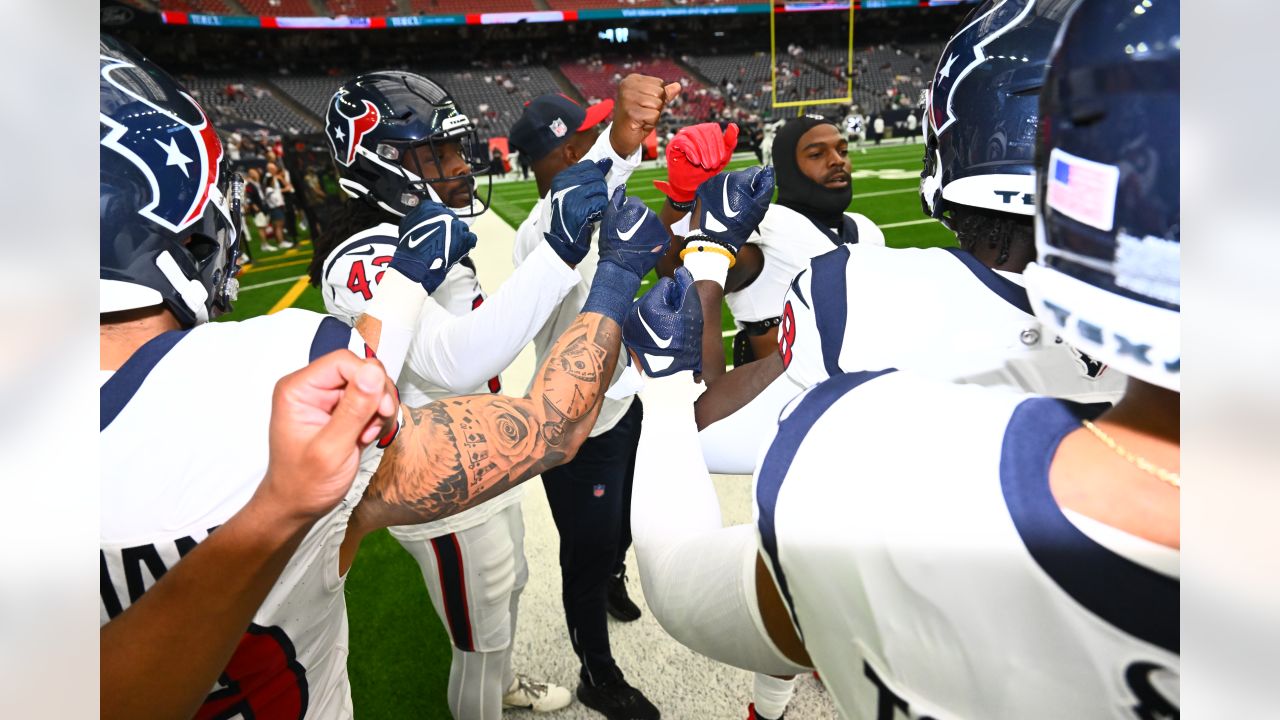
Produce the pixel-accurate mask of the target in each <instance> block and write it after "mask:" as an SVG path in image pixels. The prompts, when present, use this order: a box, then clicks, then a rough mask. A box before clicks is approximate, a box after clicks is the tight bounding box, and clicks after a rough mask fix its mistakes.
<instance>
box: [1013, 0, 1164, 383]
mask: <svg viewBox="0 0 1280 720" xmlns="http://www.w3.org/2000/svg"><path fill="white" fill-rule="evenodd" d="M1180 46H1181V40H1180V17H1179V8H1178V0H1143V2H1140V3H1136V4H1131V3H1127V2H1122V3H1117V2H1114V1H1113V0H1084V2H1082V3H1081V4H1080V5H1079V7H1078V8H1077V9H1076V10H1075V12H1074V13H1072V15H1071V17H1070V19H1069V20H1068V21H1067V22H1066V25H1065V26H1064V27H1063V30H1062V35H1061V37H1060V38H1059V40H1058V44H1057V45H1056V46H1055V48H1054V51H1053V56H1052V58H1051V60H1050V63H1049V72H1048V75H1047V76H1046V77H1045V82H1044V91H1043V93H1042V95H1041V101H1040V147H1039V149H1038V151H1037V155H1036V188H1037V193H1036V195H1037V201H1036V204H1037V210H1038V212H1037V214H1036V221H1035V223H1036V249H1037V253H1038V255H1039V259H1038V260H1037V263H1036V264H1035V265H1032V266H1030V267H1028V268H1027V270H1026V274H1025V276H1026V283H1027V291H1028V293H1029V294H1030V296H1031V298H1032V303H1033V306H1034V308H1035V311H1036V314H1037V315H1038V316H1039V317H1040V318H1041V319H1042V320H1043V321H1044V322H1045V323H1047V324H1048V325H1050V326H1051V327H1053V328H1055V329H1057V331H1058V332H1059V333H1060V334H1061V335H1062V337H1063V338H1064V339H1065V340H1066V341H1067V342H1069V343H1071V344H1072V345H1073V346H1074V347H1076V348H1078V349H1079V350H1081V351H1083V352H1087V353H1089V354H1090V355H1092V356H1094V357H1097V358H1098V359H1101V360H1104V361H1106V362H1107V364H1109V365H1111V366H1112V367H1114V368H1116V369H1117V370H1119V371H1120V372H1123V373H1125V374H1127V375H1129V376H1131V377H1135V378H1138V379H1140V380H1143V381H1145V382H1149V383H1152V384H1155V385H1159V386H1161V387H1164V388H1167V389H1170V390H1179V389H1180V380H1179V378H1180V370H1181V357H1182V353H1181V336H1180V332H1179V312H1180V308H1181V295H1180V282H1179V277H1180V271H1181V248H1182V245H1181V232H1180V229H1179V225H1180V221H1181V212H1180V208H1181V204H1180V196H1179V149H1178V148H1179V110H1178V101H1179V70H1180V62H1179V55H1180Z"/></svg>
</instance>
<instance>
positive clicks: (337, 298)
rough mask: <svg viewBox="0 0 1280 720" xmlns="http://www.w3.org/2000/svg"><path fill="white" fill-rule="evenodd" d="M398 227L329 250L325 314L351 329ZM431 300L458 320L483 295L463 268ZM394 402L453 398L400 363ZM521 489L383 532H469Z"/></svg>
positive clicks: (491, 389)
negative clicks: (451, 513) (437, 518)
mask: <svg viewBox="0 0 1280 720" xmlns="http://www.w3.org/2000/svg"><path fill="white" fill-rule="evenodd" d="M399 232H400V231H399V228H398V227H397V226H396V225H393V224H391V223H383V224H381V225H377V226H375V227H372V228H370V229H368V230H365V231H363V232H359V233H356V234H355V235H352V236H351V237H350V238H348V239H347V240H346V241H345V242H343V243H342V244H340V245H338V246H337V247H335V248H334V249H333V250H332V251H331V252H330V253H329V257H328V258H326V259H325V264H324V284H323V287H322V288H321V291H322V294H323V295H324V305H325V309H326V310H328V311H329V313H330V314H332V315H334V316H335V317H337V318H339V319H341V320H342V321H343V322H346V323H348V324H354V323H355V321H356V319H357V318H359V317H360V315H361V314H362V313H364V311H365V307H366V306H367V305H368V303H369V301H370V300H371V299H372V298H373V293H374V292H376V291H377V287H378V282H379V281H380V280H381V279H382V269H383V268H385V267H386V266H387V265H388V264H389V263H390V262H391V256H392V255H394V254H395V251H396V245H397V244H398V242H399ZM431 299H432V300H434V301H436V302H437V303H438V304H440V305H441V306H442V307H443V308H444V309H445V310H447V311H449V313H450V314H451V315H463V314H465V313H469V312H471V311H472V310H474V309H475V308H478V307H480V305H481V304H482V303H483V302H484V299H485V294H484V290H482V289H481V287H480V281H479V280H478V279H477V278H476V273H475V270H473V269H472V268H470V267H467V266H466V265H464V264H463V263H458V264H457V265H454V266H453V267H452V268H450V269H449V273H448V275H446V276H445V280H444V282H443V283H441V284H440V287H438V288H436V291H435V292H433V293H431ZM396 388H397V389H398V390H399V391H400V400H401V401H402V402H404V403H405V404H406V405H408V406H410V407H421V406H423V405H428V404H430V403H431V402H433V401H435V400H441V399H444V398H447V397H454V396H455V395H456V393H454V392H453V391H451V390H449V389H448V388H444V387H441V386H439V385H437V384H435V383H433V382H431V381H430V380H427V379H426V378H424V377H422V376H421V375H419V374H417V373H415V372H414V371H413V369H412V368H411V367H409V364H408V363H406V364H405V366H404V368H403V369H402V370H401V371H400V377H399V379H398V380H397V381H396ZM501 391H502V383H501V381H500V380H499V379H498V378H497V377H494V378H492V379H490V380H489V381H488V382H487V383H486V384H485V385H484V386H482V387H478V388H475V389H474V390H472V391H471V393H469V394H482V393H497V392H501ZM525 492H526V489H525V487H524V486H523V485H517V486H516V487H514V488H511V489H510V490H507V491H506V492H504V493H502V494H501V495H498V496H497V497H494V498H491V499H489V500H487V501H485V502H483V503H481V504H479V505H476V506H475V507H472V508H468V509H467V510H464V511H462V512H460V513H457V514H455V515H451V516H449V517H446V518H442V519H440V520H435V521H432V522H429V523H421V524H418V525H404V526H397V527H391V528H388V532H390V533H391V534H392V535H394V536H396V537H401V538H433V537H440V536H442V535H448V534H449V533H452V532H457V531H459V530H464V529H466V528H470V527H475V526H477V525H480V524H481V523H483V522H485V521H486V520H488V519H489V518H490V517H492V516H493V515H495V514H497V513H498V512H499V511H501V510H502V509H503V508H506V507H509V506H511V505H514V504H516V503H518V502H520V500H521V499H522V498H523V497H524V494H525Z"/></svg>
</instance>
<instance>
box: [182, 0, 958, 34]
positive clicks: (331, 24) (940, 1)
mask: <svg viewBox="0 0 1280 720" xmlns="http://www.w3.org/2000/svg"><path fill="white" fill-rule="evenodd" d="M977 1H978V0H860V1H859V2H855V3H854V9H856V10H879V9H884V8H899V7H940V6H946V5H962V4H972V3H976V2H977ZM848 9H849V3H847V2H844V3H839V2H792V3H787V4H785V5H780V6H779V7H778V12H821V11H830V10H848ZM767 12H769V3H750V4H744V5H698V6H692V7H690V6H684V7H653V8H617V9H603V10H532V11H529V12H500V13H469V14H466V15H403V16H395V15H392V16H374V17H350V16H346V15H342V16H339V17H324V16H320V15H308V16H304V17H276V16H269V15H263V16H258V17H253V16H245V15H208V14H202V13H185V12H174V11H170V10H164V11H161V13H160V19H161V20H162V21H163V22H165V23H166V24H169V25H204V26H209V27H260V28H279V29H282V30H376V29H380V28H388V27H391V28H405V27H433V26H440V25H504V24H509V23H543V22H574V21H576V20H641V19H649V18H664V17H691V16H700V15H754V14H758V13H767Z"/></svg>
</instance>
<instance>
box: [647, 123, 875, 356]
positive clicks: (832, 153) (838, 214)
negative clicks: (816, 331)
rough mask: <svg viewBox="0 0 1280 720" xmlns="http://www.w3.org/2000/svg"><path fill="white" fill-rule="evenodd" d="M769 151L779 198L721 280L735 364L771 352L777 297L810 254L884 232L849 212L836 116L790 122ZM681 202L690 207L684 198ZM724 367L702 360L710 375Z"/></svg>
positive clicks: (668, 262) (845, 155)
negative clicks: (731, 328)
mask: <svg viewBox="0 0 1280 720" xmlns="http://www.w3.org/2000/svg"><path fill="white" fill-rule="evenodd" d="M772 158H773V167H774V171H775V175H776V178H775V179H776V183H777V188H778V199H777V202H775V203H773V204H772V205H770V207H769V213H768V214H767V215H765V218H764V221H763V222H761V223H760V226H759V228H758V229H757V232H758V233H759V235H758V236H755V237H753V238H752V239H751V240H750V241H749V242H748V243H747V244H745V245H744V246H743V247H742V248H741V249H740V250H739V251H738V252H737V253H736V259H735V262H734V265H733V268H732V269H731V270H730V271H729V272H728V274H727V276H726V278H725V282H724V288H725V290H724V300H725V302H726V303H728V305H729V310H730V311H731V312H732V313H733V319H734V324H735V325H736V326H737V328H738V334H737V335H736V336H735V337H734V341H733V348H734V350H733V353H734V357H733V362H734V365H735V366H737V365H745V364H747V363H749V362H751V361H753V360H757V359H760V358H764V357H767V356H768V355H770V354H772V353H773V351H774V349H775V348H776V347H777V344H778V325H779V324H780V323H781V322H782V318H781V316H780V315H779V312H778V311H779V310H780V309H781V307H782V305H781V303H780V301H781V299H782V296H783V294H784V293H786V290H787V286H788V285H789V284H790V283H791V280H792V278H794V277H795V276H796V273H798V272H800V271H801V270H803V269H804V268H805V266H806V265H807V264H808V262H809V260H810V259H811V258H813V257H815V256H817V255H821V254H823V253H825V252H829V251H830V250H832V249H833V248H836V247H839V246H842V245H846V244H854V243H861V244H872V245H884V233H882V232H881V231H880V228H878V227H876V225H875V223H873V222H871V220H870V219H868V218H867V217H866V216H864V215H860V214H858V213H851V212H845V208H847V207H849V202H850V201H851V200H852V198H853V183H852V180H851V177H850V173H851V172H852V166H851V165H850V163H849V142H848V141H847V140H846V139H845V138H844V136H843V135H842V134H841V131H840V128H838V127H837V126H836V125H835V124H834V123H832V122H830V121H828V120H826V119H825V118H822V117H818V116H815V115H805V116H802V117H799V118H795V119H792V120H789V121H787V124H786V125H783V126H782V129H781V130H779V131H778V134H777V137H775V138H774V140H773V153H772ZM679 209H682V210H685V211H688V210H690V209H692V208H690V207H689V206H688V205H687V204H686V205H685V206H683V207H680V208H679ZM687 222H688V218H687V217H686V218H685V219H684V220H682V221H680V222H678V223H675V224H674V226H673V232H675V233H676V234H677V235H684V234H686V233H687V232H688V226H687V224H686V223H687ZM679 250H680V248H678V247H677V248H676V249H675V250H673V251H672V255H671V256H669V257H668V258H666V259H665V260H664V262H663V263H662V265H660V266H659V267H661V268H662V272H663V273H664V274H669V273H670V270H671V269H672V268H673V267H674V266H675V264H676V263H677V262H678V260H677V257H676V254H675V253H678V252H679ZM708 321H710V319H709V318H708ZM704 327H706V326H704ZM708 360H710V359H709V358H708ZM723 372H724V371H723V370H722V369H718V368H715V367H712V364H711V363H710V362H707V363H704V367H703V373H704V376H705V377H706V378H707V379H708V380H709V381H710V380H714V379H715V378H717V377H718V376H719V375H721V374H723Z"/></svg>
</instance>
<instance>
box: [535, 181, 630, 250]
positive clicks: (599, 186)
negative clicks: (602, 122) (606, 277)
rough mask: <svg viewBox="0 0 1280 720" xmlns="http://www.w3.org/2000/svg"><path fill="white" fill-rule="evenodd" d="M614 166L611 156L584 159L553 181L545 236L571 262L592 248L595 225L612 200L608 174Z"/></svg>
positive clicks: (543, 225)
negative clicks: (605, 178)
mask: <svg viewBox="0 0 1280 720" xmlns="http://www.w3.org/2000/svg"><path fill="white" fill-rule="evenodd" d="M611 167H613V161H612V160H609V159H607V158H606V159H604V160H600V161H598V162H592V161H591V160H583V161H582V162H580V163H578V164H576V165H571V166H570V167H567V168H565V169H564V170H561V171H560V174H558V175H556V176H555V178H554V179H553V180H552V181H551V191H550V193H549V195H548V198H549V199H550V202H548V204H547V210H546V214H545V215H544V217H543V220H544V222H543V223H542V225H541V229H542V231H543V233H542V236H543V237H544V238H546V240H547V244H548V245H550V246H551V249H552V250H555V251H556V254H557V255H559V256H560V259H561V260H564V261H565V263H567V264H569V265H577V264H578V263H580V262H582V258H584V257H586V256H587V250H589V249H590V248H591V228H592V225H593V224H594V223H595V222H596V221H597V220H599V219H600V216H601V215H602V214H603V213H604V208H605V205H607V204H608V202H609V188H608V186H607V185H606V184H605V180H604V176H605V173H607V172H609V168H611Z"/></svg>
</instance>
